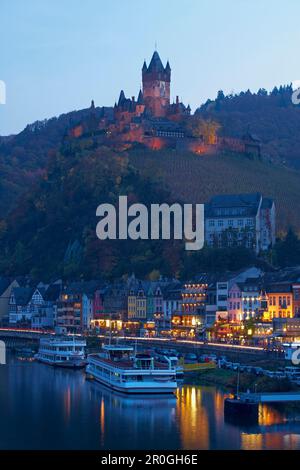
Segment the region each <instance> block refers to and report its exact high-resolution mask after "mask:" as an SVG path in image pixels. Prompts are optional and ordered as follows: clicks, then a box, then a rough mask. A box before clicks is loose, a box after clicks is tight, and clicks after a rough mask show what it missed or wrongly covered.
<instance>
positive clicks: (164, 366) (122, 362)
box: [90, 354, 169, 370]
mask: <svg viewBox="0 0 300 470" xmlns="http://www.w3.org/2000/svg"><path fill="white" fill-rule="evenodd" d="M90 357H91V358H93V359H94V360H96V361H97V362H99V363H102V364H103V363H105V364H107V365H110V366H113V367H119V368H120V369H133V362H132V361H126V360H122V359H121V360H120V361H112V360H111V359H107V358H104V357H99V356H98V354H95V355H94V354H91V356H90ZM154 369H160V370H168V369H169V367H168V366H167V364H162V363H161V362H154ZM143 370H149V369H143Z"/></svg>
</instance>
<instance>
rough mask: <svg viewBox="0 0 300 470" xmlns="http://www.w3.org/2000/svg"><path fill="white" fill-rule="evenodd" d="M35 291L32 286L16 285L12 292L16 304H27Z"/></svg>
mask: <svg viewBox="0 0 300 470" xmlns="http://www.w3.org/2000/svg"><path fill="white" fill-rule="evenodd" d="M34 291H35V289H32V288H31V287H15V288H14V289H13V292H12V293H13V296H14V298H15V302H16V305H22V306H25V305H27V304H28V302H29V301H30V299H31V297H32V294H33V293H34Z"/></svg>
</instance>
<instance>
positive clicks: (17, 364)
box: [0, 356, 300, 450]
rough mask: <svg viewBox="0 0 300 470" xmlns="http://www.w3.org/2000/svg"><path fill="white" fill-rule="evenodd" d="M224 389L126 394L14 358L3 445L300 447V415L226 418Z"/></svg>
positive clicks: (3, 399) (2, 390)
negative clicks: (158, 394) (252, 420)
mask: <svg viewBox="0 0 300 470" xmlns="http://www.w3.org/2000/svg"><path fill="white" fill-rule="evenodd" d="M223 401H224V394H223V393H222V392H221V391H220V390H218V389H216V388H215V387H196V386H189V385H184V386H182V387H180V388H179V389H178V390H177V394H176V396H170V397H169V396H163V397H151V398H149V397H126V396H125V397H124V396H122V395H119V394H116V393H112V392H111V391H109V390H108V389H106V388H103V387H102V386H100V385H99V384H97V383H94V382H89V381H86V380H85V376H84V373H83V372H80V371H76V372H74V371H68V370H64V369H54V368H52V367H50V366H46V365H42V364H38V363H36V362H26V361H18V360H17V359H16V358H15V357H13V356H11V357H10V358H9V362H8V365H7V366H1V367H0V420H1V426H0V448H1V449H112V450H113V449H145V450H147V449H170V450H171V449H300V414H299V415H296V416H295V415H294V416H293V418H290V417H289V418H288V417H287V415H286V414H285V413H283V412H282V411H278V410H275V409H274V408H271V407H268V406H263V407H261V409H260V412H259V421H258V423H257V424H255V425H248V424H247V422H245V423H239V424H238V425H236V424H231V423H228V422H225V421H224V414H223Z"/></svg>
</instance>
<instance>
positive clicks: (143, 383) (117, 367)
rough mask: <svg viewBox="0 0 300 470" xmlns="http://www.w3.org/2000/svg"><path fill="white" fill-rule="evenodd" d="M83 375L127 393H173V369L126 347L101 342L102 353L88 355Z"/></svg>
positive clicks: (174, 380) (174, 386) (174, 371)
mask: <svg viewBox="0 0 300 470" xmlns="http://www.w3.org/2000/svg"><path fill="white" fill-rule="evenodd" d="M86 374H87V377H89V378H92V379H95V380H97V381H98V382H100V383H101V384H103V385H106V386H107V387H109V388H111V389H112V390H116V391H119V392H125V393H130V394H162V393H173V392H175V390H176V388H177V382H176V368H175V367H174V365H172V364H171V361H169V362H168V363H167V364H163V363H160V362H156V361H155V360H154V358H153V356H152V355H151V354H149V353H134V350H133V348H132V347H130V346H121V345H104V346H103V348H102V352H101V353H98V354H91V355H89V356H88V364H87V367H86Z"/></svg>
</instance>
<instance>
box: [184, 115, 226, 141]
mask: <svg viewBox="0 0 300 470" xmlns="http://www.w3.org/2000/svg"><path fill="white" fill-rule="evenodd" d="M220 127H221V126H220V124H219V123H218V122H216V121H213V120H212V119H202V118H198V117H193V118H191V119H190V120H189V121H188V123H187V128H188V130H189V131H190V133H191V134H192V136H193V137H197V138H203V141H204V143H205V144H209V145H213V144H215V143H216V140H217V132H218V130H219V129H220Z"/></svg>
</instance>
